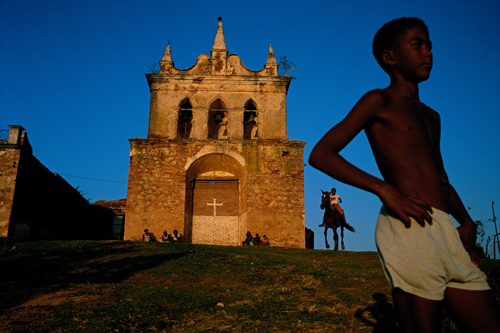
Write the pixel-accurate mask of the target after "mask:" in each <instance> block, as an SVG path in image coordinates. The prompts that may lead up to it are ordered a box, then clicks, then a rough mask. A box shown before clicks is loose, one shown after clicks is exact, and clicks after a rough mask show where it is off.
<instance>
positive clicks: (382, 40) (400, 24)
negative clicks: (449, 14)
mask: <svg viewBox="0 0 500 333" xmlns="http://www.w3.org/2000/svg"><path fill="white" fill-rule="evenodd" d="M416 26H421V27H423V28H425V31H426V32H427V35H429V30H428V29H427V26H426V25H425V23H424V21H422V20H421V19H419V18H417V17H401V18H398V19H395V20H392V21H390V22H387V23H386V24H384V25H383V26H382V28H380V29H379V31H377V33H376V34H375V37H374V38H373V44H372V49H373V55H374V56H375V59H376V60H377V62H378V64H379V65H380V67H382V69H383V70H384V71H385V72H386V73H388V74H389V70H390V66H389V65H388V64H387V63H385V62H384V61H383V60H382V52H383V51H384V50H395V49H397V48H398V47H399V39H400V38H401V36H403V35H404V34H405V33H406V30H408V29H410V28H413V27H416Z"/></svg>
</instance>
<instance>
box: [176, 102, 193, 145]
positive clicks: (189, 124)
mask: <svg viewBox="0 0 500 333" xmlns="http://www.w3.org/2000/svg"><path fill="white" fill-rule="evenodd" d="M177 119H178V121H177V138H178V139H189V138H190V137H191V130H192V128H193V107H192V105H191V103H190V102H189V99H186V100H185V101H184V102H183V103H182V104H181V107H180V108H179V112H178V117H177Z"/></svg>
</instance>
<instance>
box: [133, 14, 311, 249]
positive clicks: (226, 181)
mask: <svg viewBox="0 0 500 333" xmlns="http://www.w3.org/2000/svg"><path fill="white" fill-rule="evenodd" d="M160 67H161V70H160V73H158V74H146V78H147V80H148V84H149V87H150V92H151V99H150V111H149V127H148V137H147V139H130V145H131V148H130V166H129V181H128V192H127V214H126V216H127V218H126V221H125V231H124V239H125V240H139V239H141V237H142V233H143V231H144V229H149V231H150V232H153V233H154V234H155V235H156V236H157V238H159V237H160V235H161V234H162V232H163V231H164V230H167V232H168V233H172V232H173V230H174V229H176V230H178V231H179V233H181V234H183V237H184V241H185V242H188V243H194V244H215V245H233V246H238V245H241V244H242V241H243V240H244V239H245V234H246V232H247V231H250V232H251V233H252V235H255V234H256V233H258V234H259V235H260V236H261V237H262V236H263V235H267V237H268V238H269V239H270V242H271V245H273V246H285V247H297V248H304V247H305V222H304V220H305V216H304V174H303V171H304V170H303V168H304V164H303V150H304V145H305V142H303V141H291V140H288V137H287V107H286V96H287V92H288V87H289V85H290V81H291V77H289V76H278V63H277V61H276V58H275V55H274V52H273V49H272V46H271V47H270V48H269V52H268V57H267V62H266V63H265V65H264V68H263V69H262V70H259V71H252V70H249V69H247V68H246V67H245V66H244V65H243V63H242V61H241V59H240V58H239V57H238V55H236V54H228V51H227V49H226V43H225V38H224V33H223V29H222V19H220V18H219V23H218V27H217V32H216V36H215V41H214V44H213V48H212V50H211V55H210V56H209V55H207V54H201V55H199V56H198V58H197V60H196V63H195V64H194V65H193V66H192V67H191V68H188V69H177V68H176V67H175V66H174V62H173V60H172V54H171V49H170V45H168V46H167V48H166V50H165V53H164V55H163V58H162V60H161V61H160Z"/></svg>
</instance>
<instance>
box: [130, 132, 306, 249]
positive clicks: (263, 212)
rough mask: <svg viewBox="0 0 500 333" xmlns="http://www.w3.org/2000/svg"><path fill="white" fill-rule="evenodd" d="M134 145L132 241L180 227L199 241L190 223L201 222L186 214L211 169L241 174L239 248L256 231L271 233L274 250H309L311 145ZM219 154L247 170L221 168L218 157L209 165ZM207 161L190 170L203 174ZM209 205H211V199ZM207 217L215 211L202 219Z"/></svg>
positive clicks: (153, 141)
mask: <svg viewBox="0 0 500 333" xmlns="http://www.w3.org/2000/svg"><path fill="white" fill-rule="evenodd" d="M130 142H131V157H130V168H129V188H128V194H127V219H126V224H125V237H124V239H132V240H139V239H140V238H141V237H142V233H143V230H144V229H146V228H147V229H149V230H150V231H152V232H153V233H154V234H156V235H160V234H161V233H162V231H163V230H167V231H168V232H169V233H171V232H172V231H173V230H174V229H177V230H179V231H180V232H183V233H187V234H188V235H186V236H187V237H186V238H187V239H188V240H191V238H190V235H189V234H190V232H191V231H190V230H191V228H192V227H193V226H192V225H189V224H190V223H191V224H192V223H193V220H192V217H190V216H188V218H186V216H185V214H187V215H191V214H190V212H192V210H191V209H192V208H191V207H189V206H188V205H186V201H187V202H190V200H191V198H190V195H192V192H190V191H189V188H190V186H191V180H192V179H194V178H196V177H197V176H199V175H200V174H202V173H203V174H205V173H204V172H207V171H227V170H235V171H231V172H232V174H233V175H234V176H235V177H237V178H238V179H239V192H240V194H239V200H240V204H239V206H238V210H239V212H238V223H239V227H238V228H239V229H238V233H239V242H241V241H243V239H244V235H245V233H246V231H248V230H249V231H251V232H252V233H253V234H255V233H259V234H260V235H261V236H262V235H264V234H266V235H267V236H268V237H269V238H270V240H271V241H272V242H273V245H277V246H289V247H299V248H303V247H305V236H304V235H305V225H304V204H303V203H304V184H303V147H304V142H299V141H275V140H263V141H253V140H248V141H238V140H235V141H225V142H223V143H221V142H218V141H200V140H166V139H133V140H130ZM217 154H218V155H217ZM212 155H213V156H219V155H224V156H226V158H227V160H228V161H229V160H230V161H233V163H235V164H239V165H240V167H241V169H242V170H241V171H238V168H239V167H238V166H234V167H232V166H230V165H228V163H229V162H224V163H222V164H221V165H217V163H216V161H217V158H214V160H212V161H210V160H203V158H204V157H205V156H212ZM202 160H203V162H200V164H202V165H203V168H202V169H199V170H198V171H196V170H195V171H192V172H190V170H193V169H196V168H197V161H202ZM190 193H191V194H190ZM231 197H232V198H233V199H234V198H235V196H231ZM186 198H187V200H186ZM195 199H196V198H195ZM205 200H207V201H211V199H210V198H208V197H207V198H205ZM203 204H205V205H206V202H205V203H203ZM193 205H195V206H196V203H194V204H193ZM226 205H230V204H229V203H226ZM206 213H208V211H206V212H204V213H202V214H206ZM231 214H232V213H231ZM192 215H196V214H192ZM205 216H208V215H205ZM228 223H230V222H228Z"/></svg>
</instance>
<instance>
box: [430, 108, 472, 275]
mask: <svg viewBox="0 0 500 333" xmlns="http://www.w3.org/2000/svg"><path fill="white" fill-rule="evenodd" d="M436 117H437V120H438V121H439V122H440V121H441V119H440V117H439V115H438V114H437V113H436ZM439 128H441V126H439ZM440 136H441V133H440V132H439V137H440ZM439 141H440V138H439ZM438 151H439V162H440V168H441V175H442V177H443V179H445V180H446V183H447V184H448V187H449V198H450V203H449V210H450V215H451V216H453V217H454V218H455V220H457V222H458V223H459V224H460V227H458V229H457V230H458V233H459V235H460V240H461V241H462V244H463V246H464V248H465V250H466V251H467V252H468V253H469V255H470V258H471V260H472V262H473V263H474V264H475V265H476V266H479V255H478V251H477V247H476V238H477V226H476V224H475V223H474V221H472V218H471V217H470V215H469V213H468V212H467V209H465V206H464V204H463V202H462V200H461V199H460V196H459V195H458V193H457V191H456V190H455V188H454V187H453V186H452V185H451V184H450V183H449V180H448V175H447V174H446V171H445V169H444V164H443V157H442V156H441V149H438Z"/></svg>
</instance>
